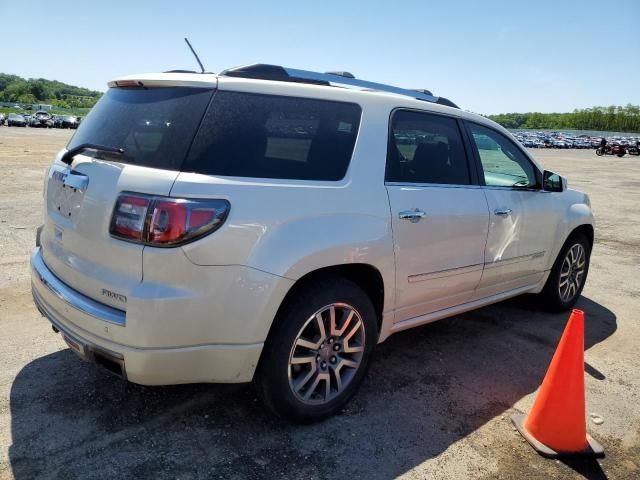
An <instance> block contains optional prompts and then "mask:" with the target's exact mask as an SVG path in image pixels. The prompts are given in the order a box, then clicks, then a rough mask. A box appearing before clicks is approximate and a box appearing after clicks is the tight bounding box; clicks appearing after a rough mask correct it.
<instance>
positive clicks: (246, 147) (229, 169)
mask: <svg viewBox="0 0 640 480" xmlns="http://www.w3.org/2000/svg"><path fill="white" fill-rule="evenodd" d="M360 116H361V109H360V106H358V105H356V104H352V103H343V102H333V101H326V100H314V99H308V98H297V97H285V96H276V95H260V94H253V93H240V92H227V91H220V92H217V93H216V96H215V97H214V99H213V102H212V106H211V108H210V109H209V110H208V112H207V113H206V114H205V117H204V119H203V121H202V125H201V126H200V130H199V131H198V134H197V136H196V139H195V141H194V144H193V147H192V149H191V152H190V154H189V156H188V158H187V160H186V162H185V164H184V165H183V168H182V170H183V171H186V172H196V173H202V174H206V175H221V176H233V177H255V178H272V179H287V180H329V181H331V180H334V181H335V180H341V179H342V178H344V175H345V173H346V171H347V168H348V166H349V162H350V160H351V156H352V154H353V149H354V145H355V141H356V136H357V134H358V128H359V125H360Z"/></svg>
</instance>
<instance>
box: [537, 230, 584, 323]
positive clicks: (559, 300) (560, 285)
mask: <svg viewBox="0 0 640 480" xmlns="http://www.w3.org/2000/svg"><path fill="white" fill-rule="evenodd" d="M590 257H591V244H590V242H589V240H588V239H587V237H586V236H585V235H583V234H581V233H578V234H575V235H572V236H571V237H569V239H568V240H567V241H566V242H565V244H564V246H563V247H562V250H561V251H560V254H559V255H558V258H557V259H556V261H555V263H554V264H553V268H552V269H551V273H550V274H549V278H548V279H547V283H546V284H545V286H544V289H543V290H542V292H541V295H542V297H543V298H544V300H545V302H544V306H545V307H546V308H547V309H548V310H551V311H555V312H562V311H566V310H569V309H571V308H573V306H574V305H575V303H576V302H577V301H578V298H579V297H580V294H581V293H582V289H583V288H584V284H585V282H586V280H587V274H588V273H589V260H590Z"/></svg>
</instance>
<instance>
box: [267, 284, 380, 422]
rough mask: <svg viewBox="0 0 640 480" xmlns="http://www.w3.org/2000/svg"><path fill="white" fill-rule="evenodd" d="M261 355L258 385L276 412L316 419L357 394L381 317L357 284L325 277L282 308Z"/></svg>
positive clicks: (310, 419) (300, 419)
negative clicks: (378, 319)
mask: <svg viewBox="0 0 640 480" xmlns="http://www.w3.org/2000/svg"><path fill="white" fill-rule="evenodd" d="M273 328H274V331H273V332H272V333H271V334H270V336H269V340H268V341H267V344H266V345H265V349H264V352H263V355H262V358H261V359H260V366H259V369H258V376H257V386H258V389H259V393H260V395H261V397H262V399H263V400H264V402H265V404H266V405H267V406H268V407H269V408H270V409H271V410H272V411H273V412H274V413H276V414H277V415H279V416H281V417H284V418H287V419H289V420H293V421H296V422H303V423H307V422H312V421H316V420H320V419H323V418H326V417H328V416H330V415H332V414H334V413H336V412H338V411H339V410H340V409H341V408H342V407H343V406H344V405H345V404H346V403H347V401H349V399H350V398H351V397H352V396H353V395H354V394H355V392H356V390H357V388H358V385H359V384H360V382H361V381H362V379H363V377H364V375H365V372H366V369H367V365H368V360H369V357H370V355H371V352H372V350H373V347H374V345H375V344H376V343H377V337H378V332H377V316H376V312H375V309H374V307H373V304H372V302H371V299H370V298H369V296H368V295H367V294H366V293H365V292H364V291H363V290H362V289H361V288H360V287H359V286H358V285H357V284H355V283H353V282H351V281H349V280H346V279H342V278H327V279H325V281H322V282H318V283H315V284H313V285H310V286H308V287H307V288H304V289H303V290H302V291H300V292H298V293H297V294H296V298H295V299H293V300H292V301H291V302H289V303H288V304H287V305H286V306H285V307H284V308H283V311H282V312H280V314H279V315H278V318H277V319H276V324H275V325H274V327H273Z"/></svg>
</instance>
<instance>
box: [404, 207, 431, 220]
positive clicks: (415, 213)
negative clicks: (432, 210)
mask: <svg viewBox="0 0 640 480" xmlns="http://www.w3.org/2000/svg"><path fill="white" fill-rule="evenodd" d="M426 215H427V214H426V213H424V212H423V211H422V210H418V209H417V208H414V209H413V210H405V211H404V212H400V213H399V214H398V217H399V218H400V219H401V220H409V221H410V222H411V223H416V222H419V221H420V219H421V218H422V217H425V216H426Z"/></svg>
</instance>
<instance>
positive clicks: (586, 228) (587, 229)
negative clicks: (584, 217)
mask: <svg viewBox="0 0 640 480" xmlns="http://www.w3.org/2000/svg"><path fill="white" fill-rule="evenodd" d="M578 234H582V235H584V236H585V237H587V240H589V249H590V250H592V249H593V242H594V238H595V236H594V234H595V232H594V229H593V225H591V224H589V223H583V224H582V225H578V226H577V227H575V228H574V229H573V230H571V232H569V235H567V239H566V240H565V243H566V242H567V241H569V239H571V238H572V237H574V236H575V235H578Z"/></svg>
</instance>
